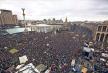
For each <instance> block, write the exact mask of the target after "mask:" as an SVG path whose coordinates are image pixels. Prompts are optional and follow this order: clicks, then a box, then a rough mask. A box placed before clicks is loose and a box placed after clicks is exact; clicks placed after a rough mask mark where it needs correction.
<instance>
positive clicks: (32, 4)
mask: <svg viewBox="0 0 108 73" xmlns="http://www.w3.org/2000/svg"><path fill="white" fill-rule="evenodd" d="M107 3H108V1H107V0H26V1H24V0H23V1H22V0H0V9H7V10H12V11H13V13H14V14H17V15H18V19H23V17H22V10H21V8H25V14H26V19H27V20H38V19H39V20H41V19H48V18H56V19H63V20H64V19H65V18H66V17H67V18H68V20H69V21H85V20H89V21H103V20H108V10H107V9H108V5H107Z"/></svg>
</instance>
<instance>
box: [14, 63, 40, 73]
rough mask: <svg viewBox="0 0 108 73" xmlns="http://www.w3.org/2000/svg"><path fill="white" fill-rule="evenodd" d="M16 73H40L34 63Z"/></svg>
mask: <svg viewBox="0 0 108 73" xmlns="http://www.w3.org/2000/svg"><path fill="white" fill-rule="evenodd" d="M16 73H40V72H39V71H38V70H37V69H36V68H35V66H34V65H33V64H32V63H29V64H28V65H25V66H24V67H23V68H21V69H20V70H18V71H17V72H16Z"/></svg>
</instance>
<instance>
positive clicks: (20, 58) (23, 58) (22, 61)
mask: <svg viewBox="0 0 108 73" xmlns="http://www.w3.org/2000/svg"><path fill="white" fill-rule="evenodd" d="M19 61H20V64H22V63H26V62H27V61H28V59H27V56H26V55H24V56H22V57H19Z"/></svg>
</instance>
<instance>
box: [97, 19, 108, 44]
mask: <svg viewBox="0 0 108 73" xmlns="http://www.w3.org/2000/svg"><path fill="white" fill-rule="evenodd" d="M95 40H96V41H98V42H102V43H107V44H108V21H105V22H103V24H101V25H98V27H97V30H96V35H95Z"/></svg>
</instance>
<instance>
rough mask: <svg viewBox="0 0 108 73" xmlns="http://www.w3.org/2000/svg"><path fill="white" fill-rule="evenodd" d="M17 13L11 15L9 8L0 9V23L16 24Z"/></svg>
mask: <svg viewBox="0 0 108 73" xmlns="http://www.w3.org/2000/svg"><path fill="white" fill-rule="evenodd" d="M17 22H18V21H17V15H12V11H11V10H0V25H6V24H14V25H16V24H17Z"/></svg>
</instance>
